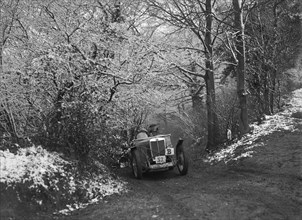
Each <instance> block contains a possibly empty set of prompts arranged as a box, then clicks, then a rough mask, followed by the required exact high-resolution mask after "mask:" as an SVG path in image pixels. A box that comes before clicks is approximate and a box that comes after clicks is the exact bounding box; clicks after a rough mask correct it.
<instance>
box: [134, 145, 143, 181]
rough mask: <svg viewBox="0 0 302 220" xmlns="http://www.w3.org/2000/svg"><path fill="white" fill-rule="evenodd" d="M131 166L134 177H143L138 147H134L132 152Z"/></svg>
mask: <svg viewBox="0 0 302 220" xmlns="http://www.w3.org/2000/svg"><path fill="white" fill-rule="evenodd" d="M131 167H132V172H133V175H134V177H135V178H136V179H141V178H142V177H143V167H142V163H141V158H140V155H139V152H138V150H137V149H134V150H132V152H131Z"/></svg>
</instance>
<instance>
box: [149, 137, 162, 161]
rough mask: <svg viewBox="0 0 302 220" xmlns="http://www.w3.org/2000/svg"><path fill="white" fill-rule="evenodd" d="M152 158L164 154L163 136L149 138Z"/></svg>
mask: <svg viewBox="0 0 302 220" xmlns="http://www.w3.org/2000/svg"><path fill="white" fill-rule="evenodd" d="M150 150H151V156H152V158H154V157H156V156H163V155H165V138H154V139H151V140H150Z"/></svg>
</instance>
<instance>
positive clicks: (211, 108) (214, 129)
mask: <svg viewBox="0 0 302 220" xmlns="http://www.w3.org/2000/svg"><path fill="white" fill-rule="evenodd" d="M211 31H212V1H211V0H206V32H205V56H206V73H205V82H206V91H207V101H206V103H207V116H208V121H207V127H208V142H207V148H206V149H207V150H208V151H211V150H213V149H215V147H216V145H217V144H218V141H219V128H218V118H217V114H216V111H215V101H216V100H215V81H214V71H213V70H214V68H213V44H212V33H211Z"/></svg>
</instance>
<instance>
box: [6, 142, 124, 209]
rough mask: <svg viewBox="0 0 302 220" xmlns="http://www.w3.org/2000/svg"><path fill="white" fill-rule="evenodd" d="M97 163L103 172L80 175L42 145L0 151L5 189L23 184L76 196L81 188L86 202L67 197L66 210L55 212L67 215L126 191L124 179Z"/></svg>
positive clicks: (35, 190) (39, 202) (70, 164)
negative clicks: (14, 151)
mask: <svg viewBox="0 0 302 220" xmlns="http://www.w3.org/2000/svg"><path fill="white" fill-rule="evenodd" d="M97 165H98V167H99V169H100V170H101V172H100V173H102V174H96V173H90V174H89V175H87V176H79V175H78V172H77V171H76V169H75V167H76V166H75V165H74V164H73V163H71V162H69V161H66V160H64V159H63V158H62V157H61V156H60V154H58V153H56V152H49V151H47V150H45V149H43V148H42V147H41V146H38V147H36V146H32V147H29V148H20V149H18V151H17V153H16V154H14V153H11V152H9V151H8V150H6V151H2V150H0V183H1V184H4V185H5V186H6V188H8V187H10V188H14V187H15V186H16V184H19V185H20V184H21V185H24V186H25V185H26V186H29V187H28V191H30V190H31V191H34V192H36V193H37V194H39V193H41V188H42V191H43V192H47V195H50V196H53V195H54V194H56V193H57V194H59V195H62V196H63V197H64V198H75V197H76V196H77V193H78V192H79V191H81V194H84V198H83V200H84V201H86V202H85V203H81V202H79V201H76V200H75V199H70V200H68V201H70V202H72V203H71V204H68V205H66V209H64V210H61V211H58V212H57V213H61V214H68V213H69V212H70V211H73V210H75V209H79V208H83V207H86V206H87V205H88V204H92V203H96V202H98V201H99V200H101V199H102V198H103V197H104V196H108V195H112V194H115V193H121V192H125V191H127V188H126V183H125V182H123V181H121V180H119V179H117V178H113V177H112V175H110V172H109V170H108V169H107V168H106V167H105V166H104V165H102V164H100V163H98V164H97ZM2 190H3V189H2ZM37 197H38V196H37ZM20 202H21V201H20ZM44 202H45V201H43V200H42V199H39V200H38V201H35V203H36V204H39V205H43V203H44ZM54 202H57V201H54Z"/></svg>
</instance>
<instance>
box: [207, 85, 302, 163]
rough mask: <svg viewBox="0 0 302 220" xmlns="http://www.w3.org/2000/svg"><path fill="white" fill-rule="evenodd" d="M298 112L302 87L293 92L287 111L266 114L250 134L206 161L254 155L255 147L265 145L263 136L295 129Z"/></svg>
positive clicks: (210, 156) (226, 160)
mask: <svg viewBox="0 0 302 220" xmlns="http://www.w3.org/2000/svg"><path fill="white" fill-rule="evenodd" d="M297 112H302V89H298V90H295V91H294V92H293V93H292V98H291V100H290V101H289V103H288V108H287V109H286V110H285V111H283V112H279V113H278V114H276V115H271V116H268V115H266V116H265V120H264V121H263V123H262V124H260V125H257V124H256V123H254V124H252V125H251V128H252V130H251V132H250V133H249V134H246V135H245V136H244V137H242V138H241V139H240V140H237V141H236V142H235V143H233V144H231V145H229V146H228V147H227V148H224V149H222V150H220V151H218V152H216V153H214V154H213V155H209V156H208V157H206V158H205V159H204V162H206V163H211V164H215V163H218V162H220V161H223V162H225V163H228V162H230V161H236V160H239V159H241V158H246V157H252V156H253V153H254V148H256V147H261V146H263V145H264V144H263V143H262V142H259V139H260V138H261V137H263V136H267V135H269V134H271V133H273V132H275V131H282V130H285V131H290V132H293V131H295V127H294V124H295V123H296V122H295V121H296V120H301V119H294V118H292V117H291V116H292V114H293V113H297ZM301 123H302V120H301Z"/></svg>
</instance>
